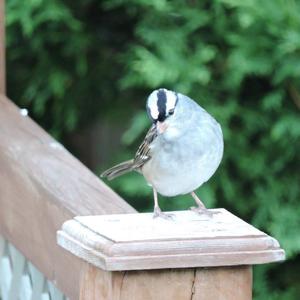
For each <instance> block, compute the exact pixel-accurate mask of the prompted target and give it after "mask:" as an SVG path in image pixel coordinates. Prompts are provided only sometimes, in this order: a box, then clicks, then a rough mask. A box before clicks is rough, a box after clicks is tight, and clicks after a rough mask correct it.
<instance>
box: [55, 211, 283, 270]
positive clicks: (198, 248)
mask: <svg viewBox="0 0 300 300" xmlns="http://www.w3.org/2000/svg"><path fill="white" fill-rule="evenodd" d="M212 212H213V217H209V216H207V215H199V214H196V213H195V212H193V211H177V212H173V219H172V220H165V219H163V218H157V219H153V215H152V213H142V214H136V213H135V214H126V215H104V216H85V217H76V218H75V219H73V220H70V221H67V222H65V223H64V225H63V227H62V230H61V231H59V232H58V243H59V245H61V246H62V247H63V248H65V249H67V250H68V251H70V252H71V253H73V254H75V255H76V256H78V257H80V258H82V259H84V260H85V261H87V262H90V263H91V264H93V265H94V266H97V267H99V268H102V269H104V270H108V271H123V270H148V269H163V268H190V267H215V266H234V265H252V264H261V263H268V262H275V261H281V260H284V258H285V254H284V251H283V250H282V249H281V248H280V245H279V243H278V242H277V241H276V240H275V239H274V238H272V237H270V236H268V235H267V234H265V233H264V232H262V231H260V230H258V229H256V228H255V227H253V226H251V225H250V224H247V223H246V222H244V221H243V220H241V219H239V218H237V217H236V216H234V215H233V214H231V213H229V212H228V211H226V210H225V209H214V210H212Z"/></svg>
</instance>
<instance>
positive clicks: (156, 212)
mask: <svg viewBox="0 0 300 300" xmlns="http://www.w3.org/2000/svg"><path fill="white" fill-rule="evenodd" d="M158 217H159V218H163V219H165V220H174V214H166V213H164V212H162V211H161V209H160V208H159V207H158V206H157V207H154V211H153V219H155V218H158Z"/></svg>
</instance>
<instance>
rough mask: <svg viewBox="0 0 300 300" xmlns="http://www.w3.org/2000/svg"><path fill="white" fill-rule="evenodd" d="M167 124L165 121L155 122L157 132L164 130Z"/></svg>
mask: <svg viewBox="0 0 300 300" xmlns="http://www.w3.org/2000/svg"><path fill="white" fill-rule="evenodd" d="M167 127H168V125H167V124H166V123H165V122H159V121H158V122H157V123H156V128H157V131H158V133H159V134H162V133H164V132H165V131H166V129H167Z"/></svg>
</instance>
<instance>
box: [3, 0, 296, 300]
mask: <svg viewBox="0 0 300 300" xmlns="http://www.w3.org/2000/svg"><path fill="white" fill-rule="evenodd" d="M6 10H7V20H6V21H7V69H8V95H9V97H10V98H12V99H14V100H15V101H16V103H17V104H18V105H20V106H22V107H27V108H28V110H29V112H30V115H31V117H33V118H34V119H35V120H36V121H37V122H38V123H39V124H41V125H42V126H43V127H44V128H45V129H46V130H48V131H50V133H51V134H53V135H54V136H55V137H56V138H59V139H60V140H61V141H62V143H63V144H64V145H66V147H67V148H68V149H69V150H70V151H71V152H73V153H74V154H75V155H76V156H78V157H79V159H81V160H82V161H83V162H84V163H86V164H87V165H88V166H89V167H90V168H92V169H93V170H94V171H95V172H96V173H97V174H99V172H100V171H101V170H104V169H105V168H106V167H108V166H110V165H111V164H113V163H116V162H119V161H121V160H122V159H127V158H130V157H132V156H133V155H134V152H135V150H136V147H137V146H138V144H139V143H140V142H141V140H142V138H143V134H144V133H145V131H146V130H147V128H148V126H149V125H150V122H149V121H148V120H147V117H146V113H145V109H144V107H145V101H146V97H147V95H148V94H149V93H150V92H151V91H152V90H153V89H155V88H158V87H166V88H169V89H172V90H176V91H179V92H182V93H186V94H188V95H189V96H191V97H192V98H193V99H197V101H198V102H199V103H200V104H201V105H202V106H203V107H204V108H205V109H206V110H208V111H209V112H210V113H211V114H212V115H214V116H215V117H216V119H217V120H218V121H219V122H220V123H221V125H222V128H223V132H224V138H225V155H224V159H223V163H222V165H221V167H220V168H219V170H218V171H217V173H216V174H215V176H214V177H213V178H212V179H211V180H210V181H209V182H208V183H207V184H206V185H204V186H203V187H201V188H200V190H199V194H200V196H201V197H202V198H203V199H204V202H206V204H207V205H208V206H209V207H225V208H227V209H229V210H230V211H232V212H234V213H235V214H237V215H238V216H240V217H242V218H243V219H245V220H247V221H249V222H250V223H252V224H254V225H256V226H257V227H259V228H261V229H262V230H264V231H266V232H268V233H270V234H271V235H273V236H275V237H276V238H277V239H279V240H280V242H281V244H282V246H283V248H284V249H285V250H286V252H287V258H288V260H287V261H286V262H284V263H282V264H276V265H268V266H261V267H256V268H255V276H254V280H255V282H254V288H255V294H254V296H255V297H254V298H255V299H261V300H263V299H282V300H287V299H295V300H296V299H299V298H300V284H299V282H300V275H299V274H300V235H299V230H300V218H299V215H300V202H299V196H300V155H299V152H300V118H299V117H300V116H299V110H300V79H299V78H300V0H273V1H269V0H260V1H259V0H213V1H212V0H206V1H193V0H190V1H180V0H175V1H165V0H153V1H145V0H129V1H122V0H107V1H96V0H85V1H71V0H53V1H49V0H28V1H19V0H7V7H6ZM109 184H110V185H111V186H112V187H113V188H114V189H116V190H117V191H118V192H119V193H120V194H121V195H122V196H123V197H124V198H125V199H126V200H127V201H129V202H130V203H131V204H132V205H133V206H134V207H136V208H137V209H138V210H140V211H149V210H151V209H152V206H153V204H152V194H151V190H150V189H149V187H147V185H146V184H145V181H144V179H143V178H142V177H141V176H139V175H138V174H130V175H128V176H125V177H121V178H119V179H116V180H115V181H114V182H112V183H109ZM95 200H96V199H95ZM160 202H161V206H162V208H164V209H168V210H172V209H186V208H188V207H189V206H190V205H191V203H192V200H191V199H190V198H189V197H177V198H175V199H163V198H161V200H160Z"/></svg>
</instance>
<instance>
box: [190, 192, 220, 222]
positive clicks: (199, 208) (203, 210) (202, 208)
mask: <svg viewBox="0 0 300 300" xmlns="http://www.w3.org/2000/svg"><path fill="white" fill-rule="evenodd" d="M191 195H192V197H193V198H194V200H195V202H196V204H197V207H191V210H192V211H194V212H196V213H198V214H206V215H208V216H210V217H212V216H213V214H214V213H217V212H212V211H210V210H208V209H207V208H206V207H205V205H204V204H203V202H202V201H201V200H200V198H199V197H198V196H197V195H196V193H195V192H191Z"/></svg>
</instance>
